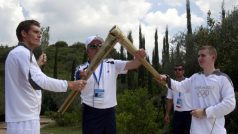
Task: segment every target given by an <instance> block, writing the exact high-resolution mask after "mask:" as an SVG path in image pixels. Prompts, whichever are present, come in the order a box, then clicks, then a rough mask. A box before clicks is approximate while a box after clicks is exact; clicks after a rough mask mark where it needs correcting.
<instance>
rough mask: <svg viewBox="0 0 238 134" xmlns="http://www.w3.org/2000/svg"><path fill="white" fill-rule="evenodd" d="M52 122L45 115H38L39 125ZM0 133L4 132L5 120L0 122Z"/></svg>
mask: <svg viewBox="0 0 238 134" xmlns="http://www.w3.org/2000/svg"><path fill="white" fill-rule="evenodd" d="M52 123H54V121H53V120H51V119H49V118H47V117H45V116H41V117H40V125H41V126H40V127H41V128H42V127H45V126H47V125H49V124H52ZM0 134H6V123H5V122H0Z"/></svg>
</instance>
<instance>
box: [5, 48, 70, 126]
mask: <svg viewBox="0 0 238 134" xmlns="http://www.w3.org/2000/svg"><path fill="white" fill-rule="evenodd" d="M29 71H30V72H31V78H32V80H33V81H34V82H35V83H36V84H37V85H39V86H40V87H42V88H43V89H47V90H51V91H57V92H65V91H67V87H68V84H67V81H65V80H57V79H53V78H50V77H47V76H46V75H45V74H44V73H43V72H42V71H41V69H40V68H39V66H38V64H37V62H36V59H35V57H34V55H33V56H32V62H30V50H29V49H27V48H26V47H24V46H18V47H16V48H14V49H13V50H11V51H10V53H9V54H8V56H7V59H6V63H5V107H6V108H5V115H6V122H19V121H28V120H34V119H39V115H40V110H41V97H42V95H41V90H35V89H33V87H32V86H31V84H30V83H29V75H28V74H29Z"/></svg>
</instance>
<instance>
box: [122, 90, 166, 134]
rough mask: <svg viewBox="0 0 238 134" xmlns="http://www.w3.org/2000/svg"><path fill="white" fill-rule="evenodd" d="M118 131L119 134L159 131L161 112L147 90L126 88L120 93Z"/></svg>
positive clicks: (148, 133) (141, 133) (153, 133)
mask: <svg viewBox="0 0 238 134" xmlns="http://www.w3.org/2000/svg"><path fill="white" fill-rule="evenodd" d="M118 104H119V105H118V106H117V131H118V133H119V134H155V133H159V132H160V130H159V127H160V124H159V122H157V121H159V120H158V117H162V116H160V113H161V112H159V111H158V109H157V108H156V107H155V106H154V105H153V100H152V99H151V98H150V96H149V95H148V92H147V90H145V89H137V90H125V92H124V93H122V94H120V95H118Z"/></svg>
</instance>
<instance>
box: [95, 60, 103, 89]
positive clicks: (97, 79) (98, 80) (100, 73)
mask: <svg viewBox="0 0 238 134" xmlns="http://www.w3.org/2000/svg"><path fill="white" fill-rule="evenodd" d="M102 68H103V62H102V63H101V66H100V72H99V77H98V78H97V76H96V74H95V72H93V76H94V79H95V80H96V82H97V84H98V85H99V82H100V79H101V75H102Z"/></svg>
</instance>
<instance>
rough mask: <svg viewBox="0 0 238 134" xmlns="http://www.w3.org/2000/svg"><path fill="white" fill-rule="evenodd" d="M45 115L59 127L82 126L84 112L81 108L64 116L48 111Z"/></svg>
mask: <svg viewBox="0 0 238 134" xmlns="http://www.w3.org/2000/svg"><path fill="white" fill-rule="evenodd" d="M45 115H46V116H47V117H49V118H51V119H53V120H55V122H56V124H57V125H58V126H72V125H75V126H79V125H80V126H81V122H82V121H81V120H82V112H81V108H75V110H74V111H72V112H65V113H64V114H61V113H58V112H52V111H50V112H49V111H48V112H45Z"/></svg>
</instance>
